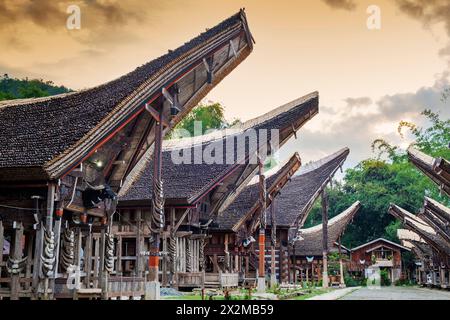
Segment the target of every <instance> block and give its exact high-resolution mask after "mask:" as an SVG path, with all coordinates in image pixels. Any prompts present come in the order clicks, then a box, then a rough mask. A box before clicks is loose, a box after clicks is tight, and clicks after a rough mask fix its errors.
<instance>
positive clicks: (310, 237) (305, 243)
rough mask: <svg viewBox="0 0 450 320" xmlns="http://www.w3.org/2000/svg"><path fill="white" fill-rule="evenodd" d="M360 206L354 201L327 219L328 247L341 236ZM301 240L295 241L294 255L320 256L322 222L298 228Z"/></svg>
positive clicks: (321, 248) (321, 251)
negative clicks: (309, 226)
mask: <svg viewBox="0 0 450 320" xmlns="http://www.w3.org/2000/svg"><path fill="white" fill-rule="evenodd" d="M360 207H361V203H360V202H359V201H356V202H355V203H353V204H352V205H351V206H350V207H348V208H347V209H346V210H344V211H343V212H342V213H340V214H338V215H337V216H335V217H333V218H331V219H330V220H328V248H332V247H333V245H334V244H335V243H336V241H337V240H338V238H339V236H341V235H342V234H343V233H344V231H345V228H346V227H347V225H348V224H349V223H350V222H351V221H352V219H353V217H354V216H355V214H356V213H357V212H358V210H359V208H360ZM298 235H299V236H300V237H301V239H302V240H297V241H295V243H294V245H295V251H294V252H295V255H297V256H322V254H323V246H322V224H318V225H316V226H314V227H311V228H306V229H300V231H299V234H298Z"/></svg>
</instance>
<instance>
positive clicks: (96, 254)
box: [93, 234, 100, 288]
mask: <svg viewBox="0 0 450 320" xmlns="http://www.w3.org/2000/svg"><path fill="white" fill-rule="evenodd" d="M93 240H94V241H93V243H94V259H93V260H94V266H93V267H94V279H93V280H94V281H93V286H94V288H98V279H99V263H98V260H99V257H100V238H99V236H98V234H97V235H96V236H95V237H94V239H93Z"/></svg>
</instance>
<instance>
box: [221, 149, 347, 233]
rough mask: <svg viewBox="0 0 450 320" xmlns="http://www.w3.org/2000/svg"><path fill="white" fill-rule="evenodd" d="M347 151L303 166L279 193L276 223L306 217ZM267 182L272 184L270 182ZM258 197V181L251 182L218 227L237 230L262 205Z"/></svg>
mask: <svg viewBox="0 0 450 320" xmlns="http://www.w3.org/2000/svg"><path fill="white" fill-rule="evenodd" d="M348 153H349V150H348V149H347V148H344V149H341V150H339V151H338V152H336V153H333V154H331V155H329V156H327V157H324V158H322V159H320V160H318V161H315V162H312V163H309V164H307V165H305V166H303V167H301V168H300V170H299V171H298V172H297V173H296V174H295V175H294V176H293V177H292V178H291V179H290V181H289V182H287V183H286V185H285V186H284V187H283V188H282V189H281V190H280V193H279V194H278V195H277V196H276V201H275V211H276V218H275V221H276V224H277V226H284V227H291V226H293V225H294V224H295V222H296V220H297V219H299V217H301V220H303V217H304V216H307V214H308V212H309V210H310V209H311V206H312V204H313V203H314V201H315V199H316V198H317V197H318V195H319V193H320V190H321V188H322V187H323V186H324V185H325V184H326V183H327V182H328V181H329V180H330V179H331V178H332V177H333V175H334V173H335V172H336V170H338V168H339V167H340V166H341V165H342V163H343V162H344V161H345V159H346V158H347V155H348ZM268 180H270V179H268ZM267 186H269V183H268V184H267ZM258 199H259V190H258V185H257V184H251V185H248V186H247V187H246V188H245V190H244V191H243V192H242V193H241V194H240V195H239V196H238V197H237V199H236V200H235V201H234V202H233V203H232V204H231V205H230V206H229V207H228V208H227V209H226V210H225V212H224V213H223V214H222V215H221V216H220V217H218V219H217V221H216V223H217V225H218V227H217V228H218V229H222V230H231V229H233V230H237V228H239V226H240V225H242V224H243V223H244V222H245V221H248V220H249V219H250V218H251V216H252V215H253V213H254V212H255V211H256V210H257V209H258V208H259V203H258ZM268 212H270V209H267V213H268ZM267 221H268V222H269V221H270V219H267ZM269 225H270V223H269Z"/></svg>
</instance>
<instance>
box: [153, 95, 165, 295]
mask: <svg viewBox="0 0 450 320" xmlns="http://www.w3.org/2000/svg"><path fill="white" fill-rule="evenodd" d="M163 106H164V105H163V103H162V104H161V106H160V110H161V111H160V115H159V116H160V118H161V117H162V111H163V109H164V108H163ZM160 120H161V119H159V120H157V122H156V126H155V140H154V152H153V194H152V195H153V199H152V201H153V206H152V222H153V228H154V232H153V239H154V241H153V242H152V246H151V248H150V258H149V281H150V282H151V283H152V284H151V286H152V289H151V291H152V293H150V297H149V298H150V299H159V279H158V268H159V256H160V252H159V243H160V235H161V232H162V231H163V228H164V192H163V184H162V180H161V167H162V134H163V125H162V122H161V121H160Z"/></svg>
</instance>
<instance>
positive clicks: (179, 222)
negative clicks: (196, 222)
mask: <svg viewBox="0 0 450 320" xmlns="http://www.w3.org/2000/svg"><path fill="white" fill-rule="evenodd" d="M190 210H191V208H187V209H186V210H185V211H184V213H183V215H182V216H181V218H180V220H178V222H177V224H176V225H175V227H174V228H173V231H172V232H173V233H175V232H177V230H178V228H179V227H180V225H181V224H182V223H183V221H184V219H185V218H186V217H187V215H188V213H189V211H190Z"/></svg>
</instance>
